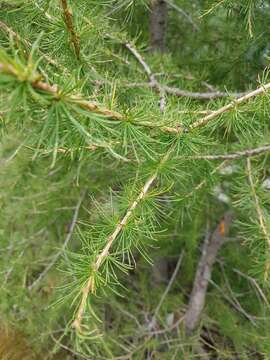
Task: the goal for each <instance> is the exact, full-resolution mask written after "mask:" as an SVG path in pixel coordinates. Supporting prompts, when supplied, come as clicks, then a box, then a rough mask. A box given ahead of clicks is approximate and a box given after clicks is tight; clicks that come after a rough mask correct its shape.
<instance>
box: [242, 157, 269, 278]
mask: <svg viewBox="0 0 270 360" xmlns="http://www.w3.org/2000/svg"><path fill="white" fill-rule="evenodd" d="M247 175H248V181H249V184H250V188H251V192H252V196H253V199H254V203H255V208H256V212H257V216H258V220H259V225H260V229H261V232H262V234H263V236H264V238H265V240H266V244H267V248H268V250H270V234H269V232H268V229H267V226H266V221H265V217H264V214H263V210H262V207H261V204H260V200H259V197H258V195H257V193H256V189H255V183H254V180H253V175H252V167H251V161H250V158H249V157H248V158H247ZM269 269H270V262H269V260H266V263H265V268H264V280H265V282H266V281H267V279H268V275H269Z"/></svg>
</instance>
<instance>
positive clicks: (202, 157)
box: [177, 144, 270, 160]
mask: <svg viewBox="0 0 270 360" xmlns="http://www.w3.org/2000/svg"><path fill="white" fill-rule="evenodd" d="M269 151H270V144H267V145H264V146H261V147H257V148H254V149H246V150H243V151H237V152H235V153H231V154H220V155H193V156H179V157H177V159H184V160H235V159H240V158H243V157H244V158H245V157H253V156H258V155H261V154H264V153H266V152H269Z"/></svg>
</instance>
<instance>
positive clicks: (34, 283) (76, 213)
mask: <svg viewBox="0 0 270 360" xmlns="http://www.w3.org/2000/svg"><path fill="white" fill-rule="evenodd" d="M85 194H86V191H84V193H83V194H82V195H81V196H80V198H79V200H78V202H77V205H76V207H75V210H74V213H73V217H72V220H71V223H70V225H69V229H68V233H67V236H66V238H65V241H64V243H63V245H62V247H61V249H60V251H58V252H57V254H56V255H55V256H54V257H53V259H52V261H51V262H50V263H49V264H48V265H47V266H46V268H45V269H44V270H43V271H42V272H41V273H40V274H39V276H38V277H37V278H36V279H35V280H34V281H33V282H32V284H31V285H29V286H28V290H29V291H31V290H33V288H34V287H36V286H37V284H38V283H39V282H40V281H41V280H42V279H43V278H44V276H46V274H47V273H48V272H49V271H50V270H51V268H52V267H53V266H54V265H55V263H56V262H57V260H58V259H59V257H60V256H61V255H62V253H63V251H64V250H65V249H66V248H67V246H68V243H69V241H70V239H71V237H72V235H73V232H74V229H75V226H76V223H77V219H78V215H79V211H80V208H81V205H82V202H83V199H84V198H85Z"/></svg>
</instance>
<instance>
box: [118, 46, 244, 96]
mask: <svg viewBox="0 0 270 360" xmlns="http://www.w3.org/2000/svg"><path fill="white" fill-rule="evenodd" d="M124 45H125V47H126V48H127V49H128V50H129V51H130V53H131V54H132V55H133V56H134V57H135V58H136V59H137V61H138V62H139V64H140V65H141V66H142V68H143V69H144V71H145V73H146V75H147V77H148V79H149V82H148V83H138V84H133V87H142V86H147V87H150V88H152V89H153V90H155V91H157V92H158V93H160V94H162V93H166V94H169V95H174V96H178V97H189V98H192V99H198V100H211V99H217V98H222V97H229V96H231V97H236V98H238V97H241V96H243V95H244V94H246V93H239V92H236V93H229V92H222V91H213V92H205V93H201V92H192V91H187V90H182V89H178V88H175V87H170V86H166V85H161V84H160V83H159V81H158V80H157V79H156V77H155V75H154V73H153V72H152V70H151V68H150V66H149V65H148V64H147V62H146V61H145V60H144V58H143V57H142V55H141V54H140V53H139V52H138V50H137V49H136V48H135V47H134V46H132V45H131V44H130V43H125V44H124Z"/></svg>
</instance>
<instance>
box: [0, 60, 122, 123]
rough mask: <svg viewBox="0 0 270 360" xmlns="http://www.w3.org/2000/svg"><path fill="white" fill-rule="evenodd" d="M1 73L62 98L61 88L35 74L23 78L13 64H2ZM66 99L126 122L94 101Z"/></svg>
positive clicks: (67, 97)
mask: <svg viewBox="0 0 270 360" xmlns="http://www.w3.org/2000/svg"><path fill="white" fill-rule="evenodd" d="M0 72H3V73H6V74H9V75H12V76H14V77H16V78H17V79H18V80H29V82H30V83H31V85H32V87H33V88H34V89H37V90H41V91H45V92H46V93H48V94H50V95H52V96H53V97H54V98H56V99H60V98H61V90H60V89H59V87H58V86H57V85H56V84H54V85H50V84H48V83H46V82H44V81H42V80H40V79H41V76H40V75H39V74H34V75H32V76H31V78H30V79H28V78H27V74H26V75H24V76H23V78H22V77H21V74H20V73H19V72H18V71H17V70H16V69H15V67H14V66H13V65H11V64H6V63H0ZM65 99H66V100H67V101H69V102H71V103H73V104H76V105H78V106H79V107H80V108H83V109H86V110H88V111H90V112H94V113H97V114H100V115H104V116H108V117H110V118H112V119H115V120H124V116H123V115H122V114H120V113H118V112H116V111H113V110H110V109H106V108H103V107H101V106H100V105H99V104H98V103H96V102H94V101H88V100H85V99H83V97H82V96H80V95H69V96H66V97H65Z"/></svg>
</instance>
